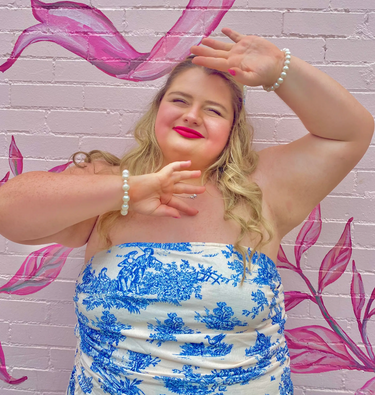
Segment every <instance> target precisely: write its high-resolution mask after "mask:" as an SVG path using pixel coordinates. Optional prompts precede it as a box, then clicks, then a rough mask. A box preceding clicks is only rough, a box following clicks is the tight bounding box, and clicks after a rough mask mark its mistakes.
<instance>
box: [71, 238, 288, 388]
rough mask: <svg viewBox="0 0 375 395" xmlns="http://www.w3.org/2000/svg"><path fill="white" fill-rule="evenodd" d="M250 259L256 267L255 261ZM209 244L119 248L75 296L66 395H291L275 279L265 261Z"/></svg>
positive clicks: (103, 257) (87, 274)
mask: <svg viewBox="0 0 375 395" xmlns="http://www.w3.org/2000/svg"><path fill="white" fill-rule="evenodd" d="M258 257H259V259H258ZM242 273H243V263H242V255H240V254H239V253H238V252H236V251H235V250H234V249H233V246H232V245H225V244H217V243H175V244H171V243H163V244H160V243H127V244H121V245H117V246H114V247H111V249H109V250H108V251H102V252H100V253H98V254H96V255H95V256H94V257H93V258H91V260H90V261H89V262H88V263H87V264H86V265H85V267H84V268H83V270H82V272H81V274H80V276H79V278H78V281H77V287H76V295H75V298H74V300H75V303H76V313H77V317H78V324H77V327H76V335H77V338H78V345H77V351H76V359H75V366H74V369H73V372H72V376H71V379H70V382H69V387H68V390H67V394H68V395H73V394H74V395H82V394H94V395H95V394H98V395H99V394H129V395H172V394H181V395H182V394H183V395H196V394H199V395H206V394H221V395H232V394H235V395H244V394H246V395H248V394H251V395H276V394H281V395H290V394H293V385H292V382H291V379H290V368H289V353H288V348H287V345H286V342H285V338H284V324H285V310H284V294H283V287H282V285H281V279H280V276H279V273H278V271H277V269H276V266H275V264H274V263H273V262H272V260H271V259H269V258H268V257H267V256H265V255H263V254H260V256H259V255H258V254H255V255H254V256H253V259H252V269H251V271H248V272H247V273H246V278H245V281H244V283H243V284H242V285H241V279H242Z"/></svg>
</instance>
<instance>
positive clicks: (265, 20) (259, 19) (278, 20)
mask: <svg viewBox="0 0 375 395" xmlns="http://www.w3.org/2000/svg"><path fill="white" fill-rule="evenodd" d="M243 15H244V12H243V11H242V10H230V11H228V13H227V14H226V15H225V16H224V18H223V20H222V21H221V22H220V24H219V26H218V28H217V31H220V29H222V28H223V27H229V28H231V29H234V30H236V31H239V32H241V33H242V34H257V35H263V36H273V35H280V34H281V32H282V24H283V14H282V13H281V12H275V11H268V10H267V11H251V12H247V13H246V18H245V17H243Z"/></svg>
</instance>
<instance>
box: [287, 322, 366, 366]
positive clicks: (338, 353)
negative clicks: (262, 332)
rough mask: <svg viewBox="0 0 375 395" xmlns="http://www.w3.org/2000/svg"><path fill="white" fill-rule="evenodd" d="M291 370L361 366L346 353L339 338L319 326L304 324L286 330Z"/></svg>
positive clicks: (343, 344)
mask: <svg viewBox="0 0 375 395" xmlns="http://www.w3.org/2000/svg"><path fill="white" fill-rule="evenodd" d="M285 335H286V339H287V342H288V347H289V352H290V356H291V358H292V363H291V369H292V372H294V373H321V372H329V371H333V370H340V369H355V370H357V369H359V370H361V366H360V365H359V364H358V363H357V362H356V361H355V360H354V359H353V358H352V356H351V355H350V354H349V353H348V351H347V348H346V345H345V342H344V341H343V340H342V338H341V337H340V336H339V335H338V334H336V333H335V332H333V331H332V330H330V329H327V328H324V327H322V326H314V325H313V326H305V327H301V328H296V329H291V330H287V331H286V332H285Z"/></svg>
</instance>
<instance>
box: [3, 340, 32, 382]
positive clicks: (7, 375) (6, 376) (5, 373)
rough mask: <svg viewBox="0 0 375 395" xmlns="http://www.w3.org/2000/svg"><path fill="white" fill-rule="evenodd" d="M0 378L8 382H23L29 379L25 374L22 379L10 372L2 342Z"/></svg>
mask: <svg viewBox="0 0 375 395" xmlns="http://www.w3.org/2000/svg"><path fill="white" fill-rule="evenodd" d="M0 380H3V381H5V382H6V383H8V384H14V385H15V384H21V383H23V382H24V381H25V380H27V376H23V377H21V378H20V379H15V378H13V377H12V376H11V375H10V374H9V373H8V372H7V368H6V365H5V356H4V351H3V348H2V346H1V343H0Z"/></svg>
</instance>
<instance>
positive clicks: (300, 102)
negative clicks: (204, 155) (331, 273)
mask: <svg viewBox="0 0 375 395" xmlns="http://www.w3.org/2000/svg"><path fill="white" fill-rule="evenodd" d="M223 32H224V33H225V34H226V35H227V36H228V37H229V38H231V39H232V40H233V41H234V44H230V43H221V42H219V41H216V40H212V39H206V40H204V41H203V44H204V45H206V47H193V48H192V52H193V53H194V54H196V55H198V57H196V58H195V59H194V63H197V64H201V65H204V66H207V67H212V68H217V69H220V70H223V71H225V70H229V71H230V72H232V74H235V78H236V79H237V80H238V81H239V82H241V83H243V84H246V85H249V86H262V85H264V86H271V85H273V84H274V83H275V82H276V80H277V79H278V77H279V76H280V73H281V71H282V68H283V63H284V53H283V52H282V51H280V50H279V49H278V48H277V47H276V46H275V45H273V44H272V43H270V42H269V41H267V40H265V39H263V38H260V37H256V36H243V35H241V34H239V33H236V32H234V31H232V30H230V29H223ZM275 92H276V93H277V94H278V95H279V97H280V98H281V99H282V100H283V101H284V102H285V103H286V104H287V105H288V106H289V107H290V108H291V109H292V110H293V111H294V112H295V113H296V114H297V116H298V117H299V118H300V120H301V121H302V123H303V124H304V125H305V127H306V129H307V130H308V131H309V132H310V134H308V135H306V136H304V137H302V138H301V139H298V140H296V141H294V142H292V143H290V144H286V145H280V146H277V147H273V148H268V149H265V150H263V151H261V152H260V160H259V166H258V169H257V171H256V172H257V174H256V178H257V181H259V184H260V187H261V188H262V191H263V194H264V198H265V200H266V201H267V203H269V204H270V205H271V207H272V210H273V213H274V215H275V218H274V220H275V224H276V227H277V230H278V232H279V234H280V236H281V237H282V236H283V235H284V234H286V233H287V232H288V231H290V230H291V229H292V228H293V227H295V226H296V225H298V224H299V223H300V222H301V221H302V220H303V219H304V218H305V217H306V216H307V215H308V213H309V212H310V211H311V210H312V209H313V208H314V207H315V205H316V204H317V203H318V202H320V201H321V200H322V199H323V198H324V197H325V196H326V195H327V194H328V193H329V192H330V191H332V189H334V188H335V186H336V185H337V184H338V183H339V182H340V181H341V180H342V179H343V178H344V177H345V176H346V175H347V174H348V173H349V172H350V170H351V169H352V168H353V167H354V166H355V165H356V164H357V163H358V161H359V160H360V158H361V157H362V156H363V155H364V153H365V152H366V150H367V148H368V146H369V144H370V141H371V137H372V134H373V130H374V120H373V118H372V116H371V114H370V113H369V112H368V111H367V110H366V109H365V108H364V107H363V106H362V105H361V104H360V103H359V102H358V101H357V100H356V99H355V98H354V97H353V96H352V95H351V94H350V93H349V92H348V91H347V90H345V89H344V88H343V87H342V86H341V85H340V84H338V83H337V82H336V81H334V80H333V79H332V78H330V77H329V76H328V75H326V74H325V73H323V72H321V71H319V70H318V69H316V68H314V67H313V66H311V65H309V64H307V63H306V62H304V61H302V60H300V59H298V58H296V57H292V59H291V64H290V68H289V70H288V73H287V77H286V78H285V81H284V83H283V84H282V85H281V86H280V88H278V89H277V90H276V91H275ZM269 94H273V93H269Z"/></svg>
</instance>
